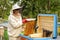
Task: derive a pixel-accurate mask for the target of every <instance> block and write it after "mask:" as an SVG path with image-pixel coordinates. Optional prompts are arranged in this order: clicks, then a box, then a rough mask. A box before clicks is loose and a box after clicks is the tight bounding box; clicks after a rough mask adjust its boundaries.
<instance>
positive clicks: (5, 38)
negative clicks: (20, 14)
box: [4, 29, 9, 40]
mask: <svg viewBox="0 0 60 40" xmlns="http://www.w3.org/2000/svg"><path fill="white" fill-rule="evenodd" d="M4 40H9V36H8V31H7V29H5V30H4Z"/></svg>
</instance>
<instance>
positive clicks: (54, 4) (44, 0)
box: [22, 0, 60, 17]
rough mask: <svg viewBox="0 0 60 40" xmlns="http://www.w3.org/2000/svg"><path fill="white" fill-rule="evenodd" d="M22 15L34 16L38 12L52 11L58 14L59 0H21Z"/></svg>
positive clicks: (59, 8)
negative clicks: (22, 6)
mask: <svg viewBox="0 0 60 40" xmlns="http://www.w3.org/2000/svg"><path fill="white" fill-rule="evenodd" d="M22 5H25V6H24V10H23V15H24V16H30V17H36V15H37V14H39V13H50V14H52V13H54V14H57V15H58V16H60V14H59V13H60V12H59V10H60V0H22Z"/></svg>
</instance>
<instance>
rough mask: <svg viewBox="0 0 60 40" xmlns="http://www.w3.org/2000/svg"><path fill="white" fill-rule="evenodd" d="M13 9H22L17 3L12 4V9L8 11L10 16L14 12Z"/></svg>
mask: <svg viewBox="0 0 60 40" xmlns="http://www.w3.org/2000/svg"><path fill="white" fill-rule="evenodd" d="M15 9H22V7H21V6H19V5H18V3H16V4H14V5H13V6H12V9H11V10H10V15H12V14H13V10H15Z"/></svg>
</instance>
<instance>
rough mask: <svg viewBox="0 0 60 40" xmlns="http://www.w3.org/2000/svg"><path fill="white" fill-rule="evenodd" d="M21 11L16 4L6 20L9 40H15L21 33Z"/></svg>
mask: <svg viewBox="0 0 60 40" xmlns="http://www.w3.org/2000/svg"><path fill="white" fill-rule="evenodd" d="M21 9H22V7H19V6H18V5H17V4H15V5H13V7H12V9H11V11H10V15H9V18H8V23H9V26H8V35H9V40H17V37H18V36H19V34H20V33H21V32H22V31H23V26H22V24H23V23H22V16H21Z"/></svg>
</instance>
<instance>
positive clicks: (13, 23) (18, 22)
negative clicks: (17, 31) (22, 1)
mask: <svg viewBox="0 0 60 40" xmlns="http://www.w3.org/2000/svg"><path fill="white" fill-rule="evenodd" d="M8 20H9V23H10V24H11V25H12V27H14V28H19V27H20V26H22V21H21V20H19V21H16V20H15V19H14V18H12V17H9V19H8Z"/></svg>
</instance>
